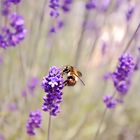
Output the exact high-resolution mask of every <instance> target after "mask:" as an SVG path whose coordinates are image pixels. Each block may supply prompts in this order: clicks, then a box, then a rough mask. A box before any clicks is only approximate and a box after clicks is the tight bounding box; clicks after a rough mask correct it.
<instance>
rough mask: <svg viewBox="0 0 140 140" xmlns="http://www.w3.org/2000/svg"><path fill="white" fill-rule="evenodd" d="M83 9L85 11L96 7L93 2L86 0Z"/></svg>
mask: <svg viewBox="0 0 140 140" xmlns="http://www.w3.org/2000/svg"><path fill="white" fill-rule="evenodd" d="M85 7H86V9H87V10H93V9H95V7H96V5H95V2H94V1H93V0H88V1H87V2H86V5H85Z"/></svg>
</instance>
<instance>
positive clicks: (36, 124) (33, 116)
mask: <svg viewBox="0 0 140 140" xmlns="http://www.w3.org/2000/svg"><path fill="white" fill-rule="evenodd" d="M41 117H42V116H41V112H40V111H39V110H37V111H32V112H30V114H29V119H28V121H27V124H26V129H27V133H28V134H29V135H31V136H32V135H35V128H40V126H41Z"/></svg>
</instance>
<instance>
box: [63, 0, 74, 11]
mask: <svg viewBox="0 0 140 140" xmlns="http://www.w3.org/2000/svg"><path fill="white" fill-rule="evenodd" d="M72 2H73V0H64V2H63V4H62V6H61V7H62V10H63V12H69V11H70V6H71V4H72Z"/></svg>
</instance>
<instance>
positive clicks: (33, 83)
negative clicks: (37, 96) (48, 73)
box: [27, 77, 39, 93]
mask: <svg viewBox="0 0 140 140" xmlns="http://www.w3.org/2000/svg"><path fill="white" fill-rule="evenodd" d="M38 84H39V79H38V78H37V77H31V78H30V79H29V80H28V82H27V87H28V90H29V91H30V92H31V93H34V90H35V88H36V87H37V85H38Z"/></svg>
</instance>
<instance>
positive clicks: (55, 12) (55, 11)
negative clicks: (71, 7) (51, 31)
mask: <svg viewBox="0 0 140 140" xmlns="http://www.w3.org/2000/svg"><path fill="white" fill-rule="evenodd" d="M49 7H50V8H51V11H50V16H51V17H54V18H56V17H58V16H59V7H60V5H59V0H50V5H49Z"/></svg>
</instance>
